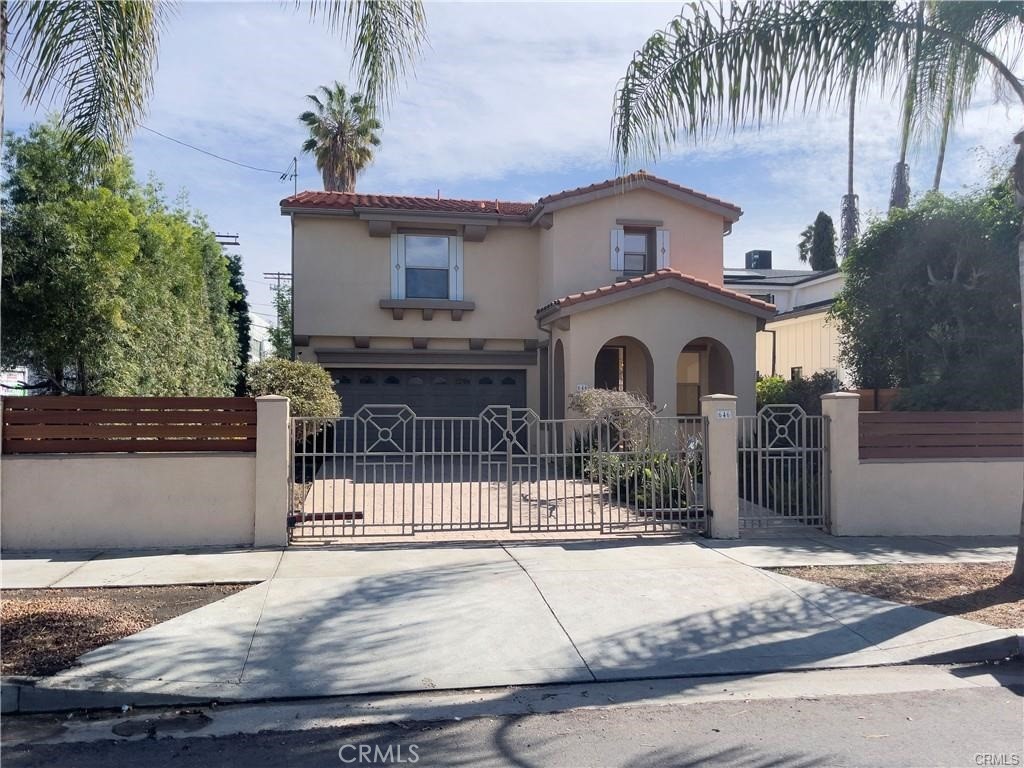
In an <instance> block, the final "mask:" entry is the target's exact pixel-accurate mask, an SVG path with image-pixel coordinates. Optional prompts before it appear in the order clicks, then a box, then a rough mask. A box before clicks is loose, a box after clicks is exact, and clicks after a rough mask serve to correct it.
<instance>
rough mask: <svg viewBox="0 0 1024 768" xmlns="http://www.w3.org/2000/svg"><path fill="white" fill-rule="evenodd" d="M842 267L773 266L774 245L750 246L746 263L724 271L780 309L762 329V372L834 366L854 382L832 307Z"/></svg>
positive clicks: (793, 373)
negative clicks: (769, 247) (761, 248)
mask: <svg viewBox="0 0 1024 768" xmlns="http://www.w3.org/2000/svg"><path fill="white" fill-rule="evenodd" d="M843 280H844V275H843V273H842V272H841V271H839V270H838V269H830V270H825V271H814V270H809V269H801V270H797V269H772V252H771V251H748V252H747V254H746V266H745V268H744V269H729V268H727V269H726V270H725V273H724V283H725V286H726V287H727V288H729V289H731V290H734V291H737V292H738V293H745V294H747V295H748V296H751V297H753V298H756V299H761V300H762V301H767V302H768V303H770V304H774V305H775V307H776V311H777V314H776V316H775V317H774V318H773V319H772V320H769V321H768V322H767V323H765V326H764V330H762V331H760V332H759V333H758V334H757V372H758V373H759V374H760V375H762V376H782V377H784V378H787V379H792V378H797V377H800V376H810V375H812V374H814V373H818V372H821V371H832V372H833V373H835V374H836V376H838V377H839V380H840V381H841V382H842V383H843V384H844V385H847V386H849V385H850V384H851V383H852V379H851V377H850V375H849V372H848V371H846V370H845V369H844V368H843V366H842V364H841V363H840V362H839V331H838V329H837V328H836V325H835V322H834V321H832V320H830V319H829V317H828V312H829V310H830V309H831V308H832V302H833V300H834V299H835V297H836V294H838V293H839V291H840V290H841V289H842V287H843Z"/></svg>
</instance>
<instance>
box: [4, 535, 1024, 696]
mask: <svg viewBox="0 0 1024 768" xmlns="http://www.w3.org/2000/svg"><path fill="white" fill-rule="evenodd" d="M1017 642H1018V641H1017V637H1016V635H1015V633H1013V632H1009V631H1006V630H1000V629H994V628H992V627H988V626H986V625H981V624H976V623H973V622H969V621H964V620H961V619H957V618H951V617H943V616H940V615H938V614H934V613H931V612H928V611H924V610H920V609H917V608H911V607H907V606H902V605H896V604H893V603H888V602H885V601H882V600H877V599H874V598H870V597H865V596H860V595H855V594H851V593H848V592H843V591H841V590H837V589H833V588H830V587H826V586H821V585H816V584H810V583H807V582H803V581H799V580H796V579H792V578H788V577H784V576H780V575H778V574H774V573H770V572H767V571H763V570H759V569H757V568H753V567H751V566H749V565H746V564H743V563H741V562H739V561H737V560H736V559H734V558H732V557H730V556H728V555H727V554H726V553H725V552H722V551H716V550H715V549H711V548H708V547H705V546H702V545H700V544H698V543H696V542H693V541H685V540H675V541H645V540H639V541H638V540H632V541H579V542H569V543H566V542H562V543H532V542H531V543H504V544H490V545H480V544H475V543H474V544H467V545H463V546H457V545H445V546H440V545H415V544H409V543H403V544H401V545H395V546H393V547H387V546H385V547H381V546H375V547H363V548H359V547H350V548H345V549H308V550H301V549H291V550H287V551H286V552H285V553H284V554H283V556H281V557H280V559H279V561H278V564H277V566H276V571H275V572H274V573H273V575H272V576H271V578H269V579H268V580H266V581H264V582H262V583H260V584H258V585H256V586H253V587H251V588H249V589H246V590H244V591H242V592H239V593H237V594H235V595H233V596H231V597H228V598H226V599H224V600H221V601H220V602H217V603H213V604H211V605H207V606H205V607H203V608H200V609H198V610H196V611H193V612H191V613H188V614H185V615H183V616H180V617H178V618H176V619H172V620H170V621H167V622H165V623H163V624H160V625H157V626H155V627H152V628H150V629H148V630H146V631H144V632H140V633H138V634H137V635H133V636H131V637H128V638H125V639H123V640H120V641H118V642H116V643H113V644H111V645H108V646H105V647H104V648H100V649H98V650H96V651H93V652H92V653H89V654H86V655H85V656H83V657H82V659H81V664H80V666H78V667H76V668H74V669H72V670H69V671H67V672H65V673H62V674H60V675H58V676H56V677H54V678H50V679H48V680H46V681H42V682H41V683H39V684H38V685H37V686H36V688H35V689H32V690H29V689H26V690H24V691H23V692H22V708H23V709H30V708H32V703H31V697H36V700H37V701H41V700H42V699H44V698H45V697H46V696H47V695H51V696H52V695H53V694H54V693H55V692H56V691H85V690H91V691H106V692H109V693H110V695H111V698H110V703H111V704H121V703H130V702H131V701H137V700H139V699H140V697H141V698H145V694H156V695H157V697H158V698H156V699H155V700H157V701H159V700H160V696H161V695H162V694H166V695H167V696H169V697H170V699H169V700H181V699H183V698H184V697H196V698H199V699H211V698H216V699H220V700H230V699H258V698H265V697H301V696H315V695H339V694H354V693H373V692H385V691H409V690H425V689H434V688H437V689H444V688H480V687H484V686H501V685H524V684H535V683H566V682H588V681H594V680H621V679H629V678H655V677H672V676H679V675H707V674H713V673H723V674H724V673H731V674H746V673H755V672H768V671H779V670H789V669H809V668H826V667H844V666H862V665H873V664H892V663H902V662H910V661H920V660H927V659H935V658H936V655H937V654H938V655H940V656H941V655H942V654H946V653H948V652H957V653H959V654H960V657H961V658H964V659H966V658H970V657H972V656H974V657H978V656H984V657H986V658H988V657H990V656H991V654H992V653H993V651H992V648H991V647H989V648H986V649H985V650H979V647H981V646H985V645H986V644H993V643H994V644H996V646H997V650H998V651H1006V652H1007V653H1011V652H1014V651H1015V650H1016V648H1017ZM71 695H72V696H74V694H71ZM26 696H27V697H30V699H28V700H27V699H26V698H25V697H26ZM40 697H41V698H40ZM71 701H72V706H73V705H74V703H73V699H71ZM90 701H94V699H90Z"/></svg>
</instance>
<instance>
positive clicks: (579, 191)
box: [537, 171, 742, 213]
mask: <svg viewBox="0 0 1024 768" xmlns="http://www.w3.org/2000/svg"><path fill="white" fill-rule="evenodd" d="M645 181H652V182H654V183H656V184H663V185H665V186H666V187H668V188H669V189H674V190H676V191H677V192H685V193H686V194H688V195H693V196H694V197H699V198H701V199H702V200H707V201H708V202H709V203H714V204H716V205H721V206H724V207H725V208H730V209H732V210H734V211H736V212H737V213H742V210H741V209H740V207H739V206H738V205H734V204H733V203H730V202H727V201H725V200H720V199H719V198H717V197H712V196H711V195H705V194H704V193H703V192H698V191H697V190H695V189H690V188H689V187H684V186H682V185H681V184H676V183H675V182H672V181H669V180H668V179H663V178H661V177H659V176H655V175H653V174H650V173H647V171H637V172H636V173H630V174H628V175H626V176H619V177H617V178H614V179H606V180H604V181H599V182H597V183H595V184H590V185H588V186H586V187H576V189H566V190H563V191H562V192H556V193H555V194H553V195H548V196H547V197H542V198H541V199H540V200H538V201H537V204H538V205H544V204H545V203H552V202H554V201H555V200H563V199H565V198H567V197H576V196H577V195H585V194H588V193H589V192H597V191H598V190H602V189H608V188H610V187H616V186H621V187H623V188H624V189H626V190H628V189H629V185H630V184H639V183H642V182H645Z"/></svg>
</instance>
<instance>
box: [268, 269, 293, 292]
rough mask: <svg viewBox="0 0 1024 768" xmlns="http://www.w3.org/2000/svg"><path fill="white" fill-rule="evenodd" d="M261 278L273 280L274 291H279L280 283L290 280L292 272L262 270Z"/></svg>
mask: <svg viewBox="0 0 1024 768" xmlns="http://www.w3.org/2000/svg"><path fill="white" fill-rule="evenodd" d="M263 279H264V280H273V281H274V290H275V291H279V290H281V283H290V282H291V281H292V273H291V272H264V273H263Z"/></svg>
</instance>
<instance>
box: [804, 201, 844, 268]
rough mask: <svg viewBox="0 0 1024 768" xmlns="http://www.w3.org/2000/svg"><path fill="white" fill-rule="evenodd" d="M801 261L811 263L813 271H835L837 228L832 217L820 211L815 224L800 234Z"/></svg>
mask: <svg viewBox="0 0 1024 768" xmlns="http://www.w3.org/2000/svg"><path fill="white" fill-rule="evenodd" d="M797 249H798V250H799V252H800V261H802V262H804V263H806V262H808V261H809V262H810V264H811V269H816V270H826V269H835V268H836V266H837V264H836V228H835V226H834V225H833V224H832V217H831V216H829V215H828V214H827V213H825V212H824V211H819V212H818V215H817V216H816V217H815V219H814V223H813V224H811V225H809V226H808V227H807V228H806V229H805V230H804V231H803V232H801V233H800V242H799V243H798V244H797Z"/></svg>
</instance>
